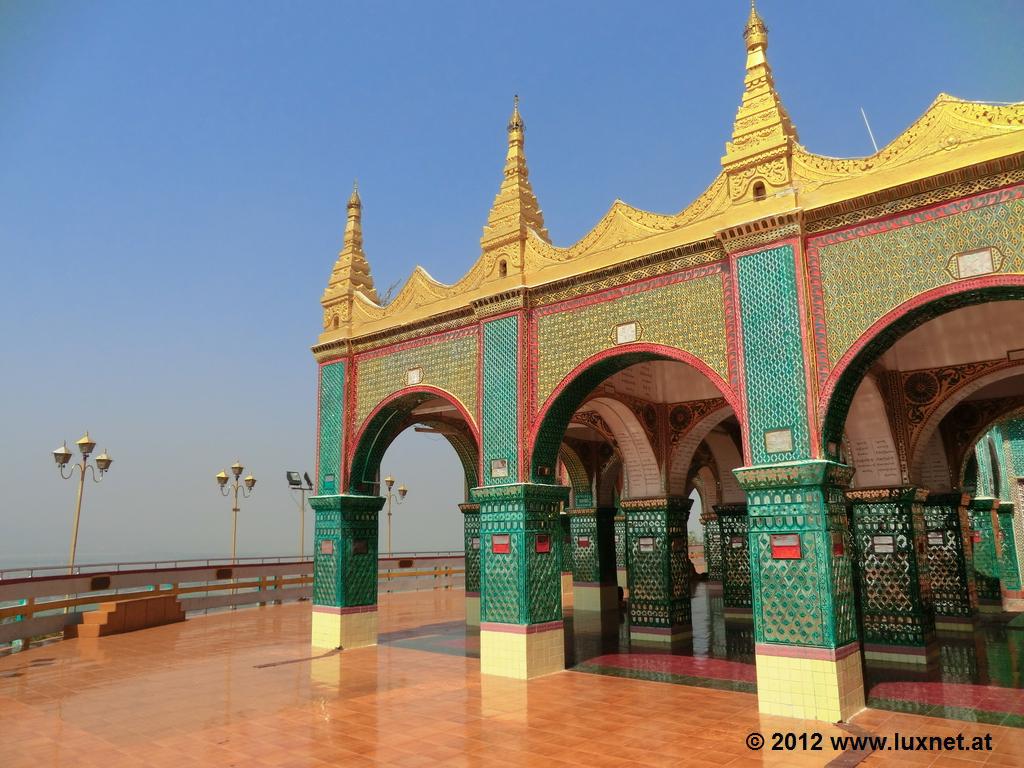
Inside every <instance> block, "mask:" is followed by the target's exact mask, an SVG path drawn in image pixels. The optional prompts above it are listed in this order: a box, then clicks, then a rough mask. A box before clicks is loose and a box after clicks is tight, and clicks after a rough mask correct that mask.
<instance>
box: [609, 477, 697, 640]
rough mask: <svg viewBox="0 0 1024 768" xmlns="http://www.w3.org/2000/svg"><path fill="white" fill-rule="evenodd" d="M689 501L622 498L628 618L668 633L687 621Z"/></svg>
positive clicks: (635, 625)
mask: <svg viewBox="0 0 1024 768" xmlns="http://www.w3.org/2000/svg"><path fill="white" fill-rule="evenodd" d="M691 504H692V501H691V499H682V498H678V497H669V498H662V499H623V500H622V502H621V506H622V509H623V510H624V511H625V513H626V532H627V533H626V540H627V545H628V547H629V551H628V554H627V558H628V561H629V574H628V578H629V620H630V624H631V625H632V626H633V627H651V628H657V629H662V630H671V629H674V628H677V627H687V626H688V625H689V623H690V570H689V562H688V560H689V550H688V547H687V534H686V520H687V517H688V515H689V512H690V505H691Z"/></svg>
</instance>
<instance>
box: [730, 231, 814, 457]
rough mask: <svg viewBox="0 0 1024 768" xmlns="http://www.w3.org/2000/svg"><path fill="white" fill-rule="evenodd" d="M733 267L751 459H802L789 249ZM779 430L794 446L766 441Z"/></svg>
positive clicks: (803, 401)
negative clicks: (782, 446)
mask: <svg viewBox="0 0 1024 768" xmlns="http://www.w3.org/2000/svg"><path fill="white" fill-rule="evenodd" d="M736 269H737V273H736V274H737V281H738V283H739V292H740V318H741V322H742V327H743V371H744V376H745V381H746V397H747V418H748V420H749V430H750V452H751V454H752V455H753V462H754V464H767V463H769V462H779V461H789V460H792V459H801V458H805V457H807V456H809V455H810V435H809V433H808V427H807V393H806V383H805V381H804V355H803V341H802V339H801V335H800V326H801V318H800V307H799V304H798V302H797V285H796V262H795V260H794V255H793V248H792V246H788V245H787V246H783V247H780V248H772V249H770V250H766V251H761V252H760V253H753V254H749V255H747V256H743V257H742V258H740V259H739V260H738V261H737V263H736ZM777 430H790V431H791V436H792V437H791V442H792V450H775V446H770V445H768V442H767V438H766V436H765V435H766V433H768V432H775V431H777ZM769 449H772V452H771V453H769Z"/></svg>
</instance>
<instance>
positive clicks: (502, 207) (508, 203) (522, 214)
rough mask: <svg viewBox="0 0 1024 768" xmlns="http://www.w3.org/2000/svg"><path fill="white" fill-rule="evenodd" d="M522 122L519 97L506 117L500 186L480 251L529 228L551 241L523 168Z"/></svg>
mask: <svg viewBox="0 0 1024 768" xmlns="http://www.w3.org/2000/svg"><path fill="white" fill-rule="evenodd" d="M525 140H526V137H525V125H524V123H523V116H522V115H521V114H519V96H518V94H517V95H516V96H515V98H514V99H513V102H512V116H511V117H510V118H509V120H508V152H507V154H506V155H505V170H504V174H503V178H502V181H501V187H500V188H499V189H498V194H497V195H496V196H495V198H494V203H493V204H492V205H491V211H490V214H488V216H487V223H486V224H485V225H484V234H483V237H482V238H481V239H480V246H481V248H483V250H484V251H485V252H486V251H492V250H495V249H497V248H501V247H504V246H506V245H509V244H511V243H515V242H520V243H522V242H524V241H525V240H526V235H527V232H528V231H529V230H533V231H534V232H535V233H536V234H537V235H538V236H540V238H541V239H542V240H544V241H545V242H551V238H550V237H549V236H548V231H547V229H545V227H544V214H543V213H541V210H540V205H539V204H538V203H537V197H536V195H534V193H533V187H532V186H530V171H529V169H528V168H527V167H526V151H525V150H524V144H525Z"/></svg>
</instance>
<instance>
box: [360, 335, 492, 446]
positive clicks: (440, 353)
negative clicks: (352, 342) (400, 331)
mask: <svg viewBox="0 0 1024 768" xmlns="http://www.w3.org/2000/svg"><path fill="white" fill-rule="evenodd" d="M478 344H479V341H478V336H477V331H476V329H475V328H473V329H468V330H460V331H453V332H451V333H447V334H444V335H443V336H440V337H438V338H437V339H436V340H431V341H430V342H428V343H426V344H420V343H416V344H402V345H398V347H396V348H395V349H394V351H388V352H386V353H378V352H374V353H367V354H366V355H362V356H360V357H357V358H356V377H357V382H358V386H357V387H356V398H355V399H356V403H355V423H356V425H357V429H359V428H360V427H361V426H362V424H363V422H364V421H365V420H366V417H367V416H369V415H370V413H371V412H372V411H373V409H374V408H376V407H377V406H378V405H379V404H380V403H381V402H383V401H384V400H385V399H387V398H388V397H390V396H391V395H393V394H394V393H395V392H397V391H398V390H400V389H404V388H405V387H407V386H408V385H409V379H408V376H409V370H410V369H412V368H420V369H421V370H422V380H421V382H420V384H421V385H423V386H431V387H437V388H438V389H443V390H444V391H445V392H448V393H450V394H451V395H452V396H453V397H454V398H455V399H456V400H458V401H459V402H460V403H461V404H462V405H463V406H464V407H465V409H466V410H467V411H468V412H469V413H470V415H471V416H472V417H473V418H474V419H475V418H476V413H477V359H478Z"/></svg>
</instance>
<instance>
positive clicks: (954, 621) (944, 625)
mask: <svg viewBox="0 0 1024 768" xmlns="http://www.w3.org/2000/svg"><path fill="white" fill-rule="evenodd" d="M935 629H936V631H937V632H973V631H974V617H973V616H936V617H935Z"/></svg>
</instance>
